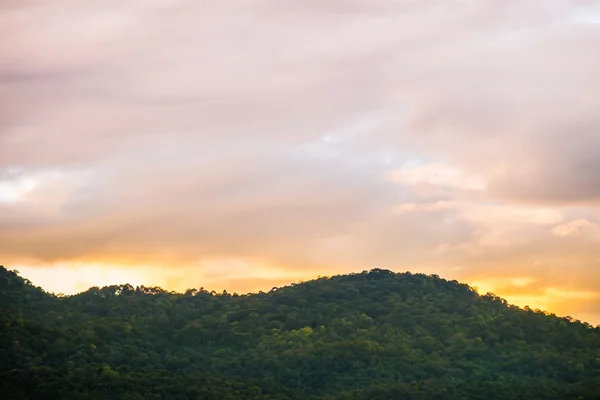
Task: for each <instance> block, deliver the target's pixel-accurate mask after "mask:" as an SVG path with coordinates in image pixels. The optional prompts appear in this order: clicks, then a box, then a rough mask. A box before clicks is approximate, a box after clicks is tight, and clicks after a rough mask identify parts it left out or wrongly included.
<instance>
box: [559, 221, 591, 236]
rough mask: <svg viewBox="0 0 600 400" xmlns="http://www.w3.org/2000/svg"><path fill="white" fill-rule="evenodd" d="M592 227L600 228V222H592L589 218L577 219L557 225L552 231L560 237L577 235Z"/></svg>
mask: <svg viewBox="0 0 600 400" xmlns="http://www.w3.org/2000/svg"><path fill="white" fill-rule="evenodd" d="M590 228H596V229H598V224H596V223H593V222H590V221H588V220H587V219H576V220H573V221H569V222H568V223H566V224H563V225H558V226H556V227H555V228H554V229H552V233H553V234H554V235H556V236H560V237H567V236H577V235H580V234H582V233H583V232H585V231H587V230H589V229H590Z"/></svg>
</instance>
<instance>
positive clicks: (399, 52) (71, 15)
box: [0, 0, 600, 324]
mask: <svg viewBox="0 0 600 400" xmlns="http://www.w3.org/2000/svg"><path fill="white" fill-rule="evenodd" d="M0 36H1V37H3V38H5V39H4V40H2V41H0V102H1V104H0V264H4V265H5V266H7V267H9V268H11V269H12V268H15V269H18V270H20V271H21V273H22V274H23V275H25V276H26V277H29V278H30V279H31V280H32V281H33V282H34V283H35V284H38V285H41V286H43V287H44V288H46V289H47V290H50V291H56V292H65V293H72V292H76V291H80V290H84V289H86V288H87V287H89V286H92V285H103V284H113V283H124V282H125V281H129V282H130V283H132V284H157V285H161V286H164V287H166V288H168V289H175V290H185V289H186V288H188V287H200V286H204V287H206V288H208V289H219V290H222V289H227V290H228V291H241V292H246V291H255V290H259V289H262V290H268V289H270V288H271V287H273V286H277V285H283V284H286V283H289V282H294V281H299V280H306V279H311V278H314V277H316V276H318V275H331V274H337V273H346V272H352V271H354V272H357V271H361V270H363V269H370V268H374V267H378V268H388V269H392V270H394V271H405V270H410V271H413V272H425V273H434V274H438V275H440V276H442V277H445V278H449V279H459V280H461V281H464V282H467V283H469V284H472V285H475V286H478V287H479V290H480V292H484V293H485V292H486V291H493V292H494V293H496V294H498V295H500V296H502V297H505V298H507V299H508V300H509V301H510V302H514V303H516V304H518V305H521V306H524V305H530V306H531V307H532V308H535V307H540V308H543V309H547V310H550V311H553V312H557V313H559V314H561V315H572V316H574V317H577V318H579V319H583V320H586V321H589V322H591V323H595V324H596V323H600V251H599V250H598V249H600V224H599V222H600V112H599V110H600V96H598V91H599V90H600V51H598V49H600V2H599V1H591V0H518V1H517V0H503V1H495V0H454V1H449V0H443V1H442V0H430V1H414V0H396V1H366V0H363V1H359V0H344V1H341V0H325V1H295V0H238V1H233V2H222V1H201V2H199V1H186V0H179V1H178V0H170V1H169V0H155V1H151V2H149V1H142V0H119V1H116V0H114V1H113V0H45V1H25V0H19V1H17V0H4V1H2V2H1V3H0Z"/></svg>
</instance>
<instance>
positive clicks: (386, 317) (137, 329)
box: [0, 268, 600, 400]
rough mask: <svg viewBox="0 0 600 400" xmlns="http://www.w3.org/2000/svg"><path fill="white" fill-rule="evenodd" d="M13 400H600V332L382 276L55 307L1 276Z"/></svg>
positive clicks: (112, 295) (0, 338)
mask: <svg viewBox="0 0 600 400" xmlns="http://www.w3.org/2000/svg"><path fill="white" fill-rule="evenodd" d="M0 393H3V394H6V395H7V396H8V397H6V396H5V397H3V398H8V399H46V398H47V399H57V398H61V399H71V398H72V399H115V398H122V399H151V398H156V399H164V398H172V399H213V398H214V399H236V398H243V399H250V398H265V399H267V398H272V399H286V398H288V399H293V398H298V399H300V398H302V399H306V398H323V399H404V398H406V399H464V398H469V399H486V400H488V399H519V398H523V399H529V398H536V399H570V398H572V399H597V398H600V327H596V328H594V327H592V326H590V325H588V324H585V323H581V322H579V321H573V320H571V319H570V318H559V317H556V316H554V315H549V314H546V313H544V312H541V311H532V310H523V309H520V308H518V307H515V306H510V305H508V304H507V303H506V302H505V301H504V300H502V299H500V298H498V297H496V296H494V295H491V294H489V295H485V296H480V295H478V294H477V293H476V292H475V291H474V290H473V289H472V288H470V287H469V286H467V285H464V284H460V283H458V282H456V281H447V280H444V279H441V278H439V277H437V276H426V275H422V274H410V273H403V274H394V273H392V272H390V271H385V270H371V271H368V272H367V271H365V272H363V273H359V274H350V275H342V276H335V277H332V278H320V279H317V280H314V281H309V282H305V283H301V284H295V285H290V286H286V287H283V288H279V289H273V290H272V291H271V292H269V293H258V294H250V295H237V294H234V295H230V294H227V293H221V294H216V293H214V292H213V293H209V292H207V291H205V290H188V291H187V292H186V293H185V294H177V293H172V292H166V291H164V290H162V289H160V288H147V287H143V286H142V287H137V288H134V287H132V286H130V285H120V286H110V287H104V288H91V289H89V290H88V291H86V292H83V293H80V294H78V295H75V296H68V297H56V296H54V295H51V294H48V293H45V292H44V291H43V290H42V289H40V288H36V287H34V286H33V285H31V283H29V282H28V281H26V280H24V279H23V278H21V277H20V276H19V275H18V274H17V273H15V272H13V271H8V270H6V269H4V268H0Z"/></svg>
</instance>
